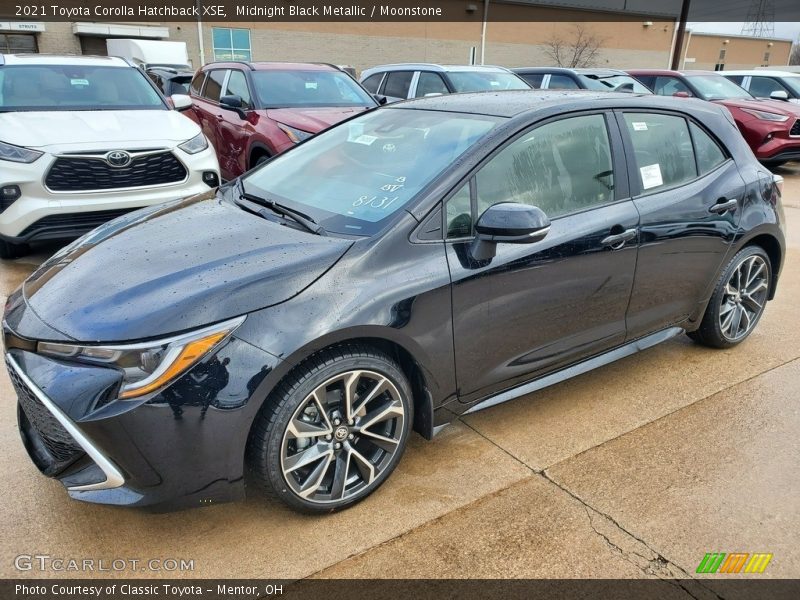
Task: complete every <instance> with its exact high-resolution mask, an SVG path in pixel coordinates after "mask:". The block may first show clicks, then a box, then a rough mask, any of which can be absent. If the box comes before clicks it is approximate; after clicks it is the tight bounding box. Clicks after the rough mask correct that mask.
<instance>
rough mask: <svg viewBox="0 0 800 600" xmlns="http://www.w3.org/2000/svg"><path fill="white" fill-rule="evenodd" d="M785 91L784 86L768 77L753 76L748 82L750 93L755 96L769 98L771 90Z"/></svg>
mask: <svg viewBox="0 0 800 600" xmlns="http://www.w3.org/2000/svg"><path fill="white" fill-rule="evenodd" d="M785 91H786V88H785V87H783V86H782V85H781V84H780V83H779V82H778V81H776V80H775V79H772V78H770V77H753V80H752V81H751V82H750V93H751V94H753V96H755V97H756V98H769V96H770V94H771V93H772V92H785Z"/></svg>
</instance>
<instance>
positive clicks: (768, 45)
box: [682, 33, 792, 71]
mask: <svg viewBox="0 0 800 600" xmlns="http://www.w3.org/2000/svg"><path fill="white" fill-rule="evenodd" d="M683 49H684V51H683V55H682V56H683V57H685V58H686V61H685V62H684V63H683V64H684V66H683V68H685V69H707V70H710V71H713V70H714V69H715V67H716V65H717V64H723V65H724V69H725V70H729V71H730V70H734V69H752V68H753V67H760V66H762V65H766V66H771V67H776V68H779V67H781V66H785V65H786V64H788V62H789V54H790V53H791V50H792V42H791V41H790V40H781V39H772V38H769V39H768V38H750V37H742V36H735V35H727V36H726V35H716V34H703V33H692V35H691V36H688V39H687V40H686V42H685V43H684V46H683ZM723 51H724V57H722V58H720V56H721V52H723ZM767 53H769V56H768V57H767V56H766V54H767Z"/></svg>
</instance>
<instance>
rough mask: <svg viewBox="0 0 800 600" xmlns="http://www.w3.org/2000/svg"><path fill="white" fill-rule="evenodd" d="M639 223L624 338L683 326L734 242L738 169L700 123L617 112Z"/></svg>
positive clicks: (740, 195) (740, 193) (740, 186)
mask: <svg viewBox="0 0 800 600" xmlns="http://www.w3.org/2000/svg"><path fill="white" fill-rule="evenodd" d="M617 118H618V120H619V123H620V128H621V129H622V133H623V137H624V139H625V147H626V150H625V151H626V155H627V156H628V164H629V168H630V171H629V178H630V181H631V188H632V190H631V191H632V192H633V194H634V196H633V202H634V204H635V205H636V207H637V209H638V211H639V214H640V215H641V221H640V225H639V236H640V237H639V240H640V245H639V257H638V260H637V263H636V278H635V281H634V286H633V293H632V294H631V301H630V307H629V308H628V314H627V328H628V337H629V338H637V337H641V336H643V335H646V334H648V333H652V332H654V331H658V330H660V329H664V328H666V327H669V326H671V325H675V324H679V323H681V322H683V321H685V320H686V319H687V318H688V317H689V315H691V314H693V313H694V312H695V311H696V310H697V308H698V306H699V305H700V304H701V302H703V301H704V300H705V299H706V298H707V295H708V293H709V290H710V289H711V286H712V285H713V284H714V283H715V281H714V280H715V278H716V275H717V272H718V271H719V269H720V267H721V266H722V261H723V260H724V258H725V256H726V253H727V251H728V249H729V247H730V245H731V243H732V241H733V237H734V235H735V232H736V229H737V226H738V222H739V215H740V214H741V206H742V201H743V199H744V195H745V184H744V180H743V179H742V177H741V175H740V174H739V170H738V168H737V166H736V164H735V163H734V161H733V160H732V159H731V158H730V157H729V154H728V153H727V151H726V150H725V149H724V147H723V146H722V144H721V143H720V142H719V141H718V140H716V139H715V138H714V136H713V135H712V134H711V133H710V132H709V131H707V130H706V129H705V128H704V127H703V126H702V125H701V124H699V123H697V122H695V121H693V120H692V119H690V118H687V117H686V116H684V115H682V114H679V113H669V112H655V111H652V112H650V111H648V112H642V111H618V112H617Z"/></svg>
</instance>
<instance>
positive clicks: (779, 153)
mask: <svg viewBox="0 0 800 600" xmlns="http://www.w3.org/2000/svg"><path fill="white" fill-rule="evenodd" d="M628 74H630V75H633V76H634V77H636V79H638V80H639V81H641V82H642V83H643V84H645V85H646V86H647V87H649V88H650V89H651V90H653V91H654V92H655V93H656V94H660V95H661V96H679V97H685V98H689V97H696V98H700V99H702V100H708V101H710V102H717V103H718V104H722V105H723V106H725V107H727V108H728V110H729V111H730V112H731V114H732V115H733V120H734V121H736V125H737V126H738V127H739V131H741V132H742V135H743V136H744V139H745V140H747V143H748V144H749V145H750V148H751V149H752V150H753V154H755V155H756V158H758V160H759V161H761V163H763V164H764V165H767V166H770V167H776V166H778V165H781V164H783V163H785V162H787V161H790V160H800V106H797V105H794V104H791V103H789V102H781V101H778V100H763V99H757V98H755V97H754V96H753V95H751V94H750V93H749V92H748V91H746V90H744V89H743V88H740V87H739V86H738V85H736V84H735V83H733V82H732V81H730V80H728V79H726V78H725V77H722V76H721V75H718V74H716V73H714V72H711V71H666V70H658V69H634V70H631V71H628Z"/></svg>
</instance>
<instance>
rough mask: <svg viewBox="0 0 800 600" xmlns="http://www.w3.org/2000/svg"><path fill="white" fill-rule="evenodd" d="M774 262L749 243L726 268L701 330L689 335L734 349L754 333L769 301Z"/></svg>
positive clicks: (710, 343)
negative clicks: (733, 347)
mask: <svg viewBox="0 0 800 600" xmlns="http://www.w3.org/2000/svg"><path fill="white" fill-rule="evenodd" d="M771 284H772V264H771V263H770V260H769V256H768V255H767V253H766V252H765V251H764V250H763V249H762V248H761V247H760V246H747V247H746V248H743V249H742V250H740V251H739V252H738V253H737V254H736V256H734V257H733V259H732V260H731V262H730V263H728V266H727V267H726V268H725V270H724V272H723V273H722V277H720V279H719V281H718V282H717V287H716V288H715V289H714V294H713V295H712V296H711V301H710V302H709V303H708V307H707V308H706V312H705V315H703V320H702V322H701V324H700V328H699V329H697V331H692V332H690V333H689V336H690V337H691V338H692V339H693V340H695V341H697V342H699V343H701V344H704V345H706V346H711V347H712V348H730V347H731V346H735V345H736V344H738V343H739V342H741V341H742V340H744V339H745V338H746V337H747V336H749V335H750V333H752V331H753V329H754V328H755V326H756V324H757V323H758V320H759V319H760V318H761V315H762V314H763V313H764V307H765V306H766V304H767V296H768V295H769V289H770V285H771Z"/></svg>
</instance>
